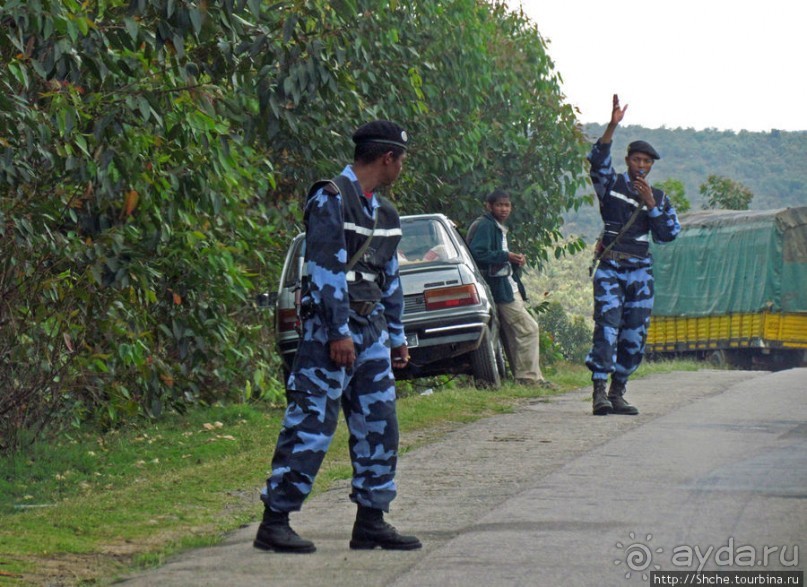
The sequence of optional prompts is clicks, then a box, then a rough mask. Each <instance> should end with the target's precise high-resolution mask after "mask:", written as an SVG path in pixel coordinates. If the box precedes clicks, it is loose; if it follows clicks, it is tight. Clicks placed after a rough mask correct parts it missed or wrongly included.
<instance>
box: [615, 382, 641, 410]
mask: <svg viewBox="0 0 807 587" xmlns="http://www.w3.org/2000/svg"><path fill="white" fill-rule="evenodd" d="M624 395H625V384H624V383H623V382H621V381H614V380H613V379H612V380H611V388H610V389H609V390H608V399H609V400H611V405H612V406H613V410H612V413H614V414H625V415H626V416H636V415H637V414H638V413H639V409H638V408H637V407H636V406H632V405H630V404H629V403H628V402H627V401H626V400H625V397H624Z"/></svg>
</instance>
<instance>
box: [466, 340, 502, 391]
mask: <svg viewBox="0 0 807 587" xmlns="http://www.w3.org/2000/svg"><path fill="white" fill-rule="evenodd" d="M499 346H501V343H500V345H499ZM471 371H472V372H473V375H474V379H475V380H476V384H477V386H479V387H488V388H491V389H496V388H498V387H500V386H501V384H502V378H501V375H500V374H499V365H498V361H497V360H496V345H495V344H494V342H493V336H492V335H491V333H490V329H489V328H485V331H484V332H483V333H482V340H481V341H480V343H479V347H478V348H477V349H476V350H475V351H471Z"/></svg>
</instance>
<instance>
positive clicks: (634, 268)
mask: <svg viewBox="0 0 807 587" xmlns="http://www.w3.org/2000/svg"><path fill="white" fill-rule="evenodd" d="M627 109H628V106H627V104H626V105H625V107H624V108H621V107H620V106H619V96H617V95H616V94H614V98H613V107H612V110H611V121H610V122H609V123H608V126H607V127H606V129H605V132H604V133H603V135H602V137H601V138H600V139H599V140H598V141H597V142H596V143H595V144H594V146H593V147H592V149H591V153H590V154H589V156H588V161H589V163H590V164H591V170H590V175H591V183H592V184H593V186H594V191H595V192H596V194H597V199H598V200H599V204H600V215H601V216H602V220H603V223H604V227H603V232H602V235H601V237H600V240H599V242H598V244H597V251H596V258H595V262H598V266H597V268H596V271H595V273H594V337H593V344H592V348H591V351H590V352H589V354H588V356H587V357H586V366H587V367H588V368H589V369H590V370H591V373H592V375H591V379H592V381H593V383H594V394H593V398H592V411H593V413H594V414H595V415H598V416H603V415H605V414H611V413H613V414H628V415H636V414H638V413H639V410H638V409H637V408H636V407H635V406H632V405H631V404H629V403H628V402H627V401H626V400H625V397H624V396H625V386H626V384H627V382H628V377H630V375H631V374H632V373H633V372H634V371H636V369H637V368H638V367H639V363H641V362H642V358H643V356H644V345H645V340H646V337H647V327H648V325H649V324H650V313H651V311H652V309H653V296H654V290H653V258H652V256H651V255H650V251H649V246H650V236H651V235H652V237H653V240H654V241H655V242H669V241H672V240H673V239H675V237H676V236H677V235H678V233H679V232H680V230H681V225H680V224H679V223H678V217H677V215H676V213H675V209H674V208H673V207H672V205H671V203H670V200H669V198H667V196H666V195H665V194H664V192H662V191H661V190H659V189H656V188H654V187H652V186H651V185H650V183H649V182H648V181H647V175H648V174H649V173H650V170H651V168H652V167H653V163H654V162H655V161H657V160H658V159H661V157H660V156H659V154H658V153H657V152H656V150H655V149H654V148H653V147H652V146H650V144H649V143H647V142H645V141H634V142H632V143H631V144H630V145H628V153H627V157H625V163H626V164H627V167H628V168H627V171H625V172H624V173H621V174H617V173H616V171H614V167H613V164H612V161H611V140H612V139H613V136H614V132H615V131H616V128H617V126H619V123H620V122H622V119H623V117H624V116H625V112H626V111H627ZM609 375H610V376H611V386H610V388H609V389H608V391H607V394H606V387H607V382H608V376H609Z"/></svg>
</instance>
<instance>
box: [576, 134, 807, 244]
mask: <svg viewBox="0 0 807 587" xmlns="http://www.w3.org/2000/svg"><path fill="white" fill-rule="evenodd" d="M583 128H584V130H585V132H586V134H587V135H588V136H589V137H590V139H591V142H592V143H593V142H594V141H595V140H596V139H597V137H599V136H601V135H602V133H603V131H604V130H605V126H604V125H600V124H587V125H584V127H583ZM637 139H643V140H646V141H648V142H649V143H650V144H652V145H653V147H655V148H656V150H657V151H658V152H659V153H660V154H661V157H662V158H661V160H660V161H657V162H656V164H655V165H654V166H653V172H652V174H651V175H650V180H651V183H655V182H659V181H663V180H665V179H668V178H675V179H678V180H681V181H682V182H684V186H685V187H686V197H687V199H689V201H690V203H691V204H692V209H693V210H696V209H701V206H702V202H703V200H702V198H701V196H700V193H699V188H700V185H701V184H702V183H703V182H704V181H706V178H707V177H708V176H709V175H713V174H714V175H722V176H725V177H728V178H730V179H733V180H735V181H739V182H740V183H742V184H743V185H745V186H747V187H748V188H749V189H750V190H751V191H752V192H753V193H754V199H753V200H752V201H751V208H752V209H754V210H764V209H769V208H783V207H786V206H805V205H807V131H799V132H787V131H778V130H774V131H771V132H767V133H761V132H748V131H741V132H738V133H735V132H732V131H718V130H714V129H712V130H702V131H696V130H694V129H691V128H690V129H681V128H677V129H668V128H657V129H648V128H644V127H641V126H626V127H620V128H619V129H618V130H617V132H616V135H615V137H614V146H613V153H614V167H615V168H616V170H617V171H620V172H621V171H624V169H625V164H624V154H625V151H626V149H627V146H628V143H630V142H631V141H634V140H637ZM587 193H591V194H592V196H593V194H594V192H593V190H591V187H590V186H589V188H588V190H587ZM600 228H601V222H600V218H599V213H598V212H597V210H596V209H595V208H594V207H593V206H587V207H585V208H582V209H581V210H580V211H579V212H577V213H574V214H568V215H567V216H566V225H565V226H564V229H563V231H564V233H565V234H567V235H575V236H583V237H584V238H585V239H586V241H588V242H592V241H593V240H594V239H595V238H596V236H597V234H598V233H599V231H600Z"/></svg>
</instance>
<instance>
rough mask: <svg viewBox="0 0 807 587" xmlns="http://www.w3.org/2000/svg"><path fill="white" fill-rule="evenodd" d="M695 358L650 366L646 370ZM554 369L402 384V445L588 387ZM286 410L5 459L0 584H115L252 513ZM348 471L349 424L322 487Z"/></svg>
mask: <svg viewBox="0 0 807 587" xmlns="http://www.w3.org/2000/svg"><path fill="white" fill-rule="evenodd" d="M698 367H699V366H698V365H697V364H696V363H684V362H680V361H676V362H665V363H645V364H643V365H642V367H641V369H640V371H639V373H637V376H643V375H648V374H652V373H659V372H670V371H673V370H697V369H698ZM546 374H547V376H548V378H549V379H550V380H551V381H552V382H554V383H555V384H556V385H557V386H558V389H557V390H554V391H549V390H546V389H538V388H527V387H524V386H519V385H515V384H513V383H506V384H505V385H503V386H502V388H501V389H499V390H497V391H487V390H479V389H475V388H474V387H472V386H469V385H467V381H464V380H461V379H457V380H453V381H450V382H447V383H446V384H444V385H442V386H434V387H433V388H432V389H431V391H429V390H427V389H425V388H424V387H423V386H422V385H421V384H422V382H417V384H418V385H417V386H415V385H413V384H411V383H407V382H403V383H401V384H400V396H401V397H400V399H399V402H398V418H399V423H400V430H401V451H400V452H401V454H405V453H406V452H407V451H410V450H412V449H414V448H416V447H418V446H421V445H423V444H427V443H429V442H431V441H434V440H436V439H439V438H440V437H442V436H443V435H444V434H446V433H447V432H449V431H451V430H454V429H456V428H457V427H459V426H462V425H463V424H466V423H469V422H472V421H475V420H478V419H480V418H483V417H486V416H490V415H493V414H497V413H503V412H507V411H511V410H513V409H515V407H516V406H518V404H519V403H520V402H522V401H524V400H529V399H532V398H535V397H540V396H543V395H548V394H553V393H563V392H565V391H568V390H572V389H577V388H580V387H587V386H588V385H589V375H590V374H589V372H588V371H587V370H586V369H585V368H583V367H581V366H577V365H561V366H556V367H551V368H548V369H547V370H546ZM282 414H283V412H282V409H281V408H279V407H272V406H265V405H238V406H227V407H219V406H217V407H210V408H204V409H197V410H193V411H191V412H189V413H187V414H184V415H182V416H178V415H177V416H173V417H170V418H167V419H165V420H163V421H160V422H157V423H153V424H149V425H140V426H138V427H137V428H136V429H130V430H125V431H119V432H114V433H108V434H104V435H99V434H93V433H87V432H77V433H76V434H74V435H73V436H72V437H71V438H68V439H66V440H65V441H63V442H60V443H58V444H45V443H40V444H36V445H34V446H32V447H30V449H29V450H27V451H26V452H25V453H20V454H17V455H14V456H13V457H7V458H4V459H1V460H0V553H2V554H0V585H43V584H51V585H55V584H58V585H89V584H93V585H99V584H107V583H109V582H110V581H111V580H112V579H113V578H114V577H115V576H119V575H121V574H124V573H126V572H129V571H131V570H132V569H138V568H146V567H151V566H157V565H159V564H161V563H162V562H163V561H164V560H165V558H166V557H167V556H169V555H171V554H173V553H176V552H178V551H181V550H184V549H188V548H194V547H200V546H209V545H211V544H215V543H217V542H219V541H220V540H221V538H222V537H223V536H224V535H225V534H226V533H227V532H229V531H232V530H234V529H235V528H238V527H239V526H241V525H243V524H248V523H251V522H253V521H254V520H256V519H257V518H258V516H259V514H260V512H261V511H262V506H261V503H260V501H259V499H258V493H259V491H260V488H261V486H262V485H263V483H264V479H265V478H266V476H267V474H268V468H269V461H270V459H271V456H272V451H273V449H274V443H275V440H276V439H277V434H278V431H279V427H280V421H281V418H282ZM350 472H351V468H350V462H349V459H348V450H347V433H346V427H345V426H344V424H341V423H340V425H339V427H338V429H337V433H336V437H335V438H334V442H333V445H332V447H331V449H330V450H329V452H328V455H327V456H326V459H325V462H324V463H323V466H322V469H321V472H320V474H319V475H318V477H317V482H316V484H315V487H314V492H315V493H317V492H319V491H322V490H323V489H326V488H327V487H328V486H329V485H330V484H331V483H332V482H333V481H335V480H342V479H346V478H349V477H350Z"/></svg>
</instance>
